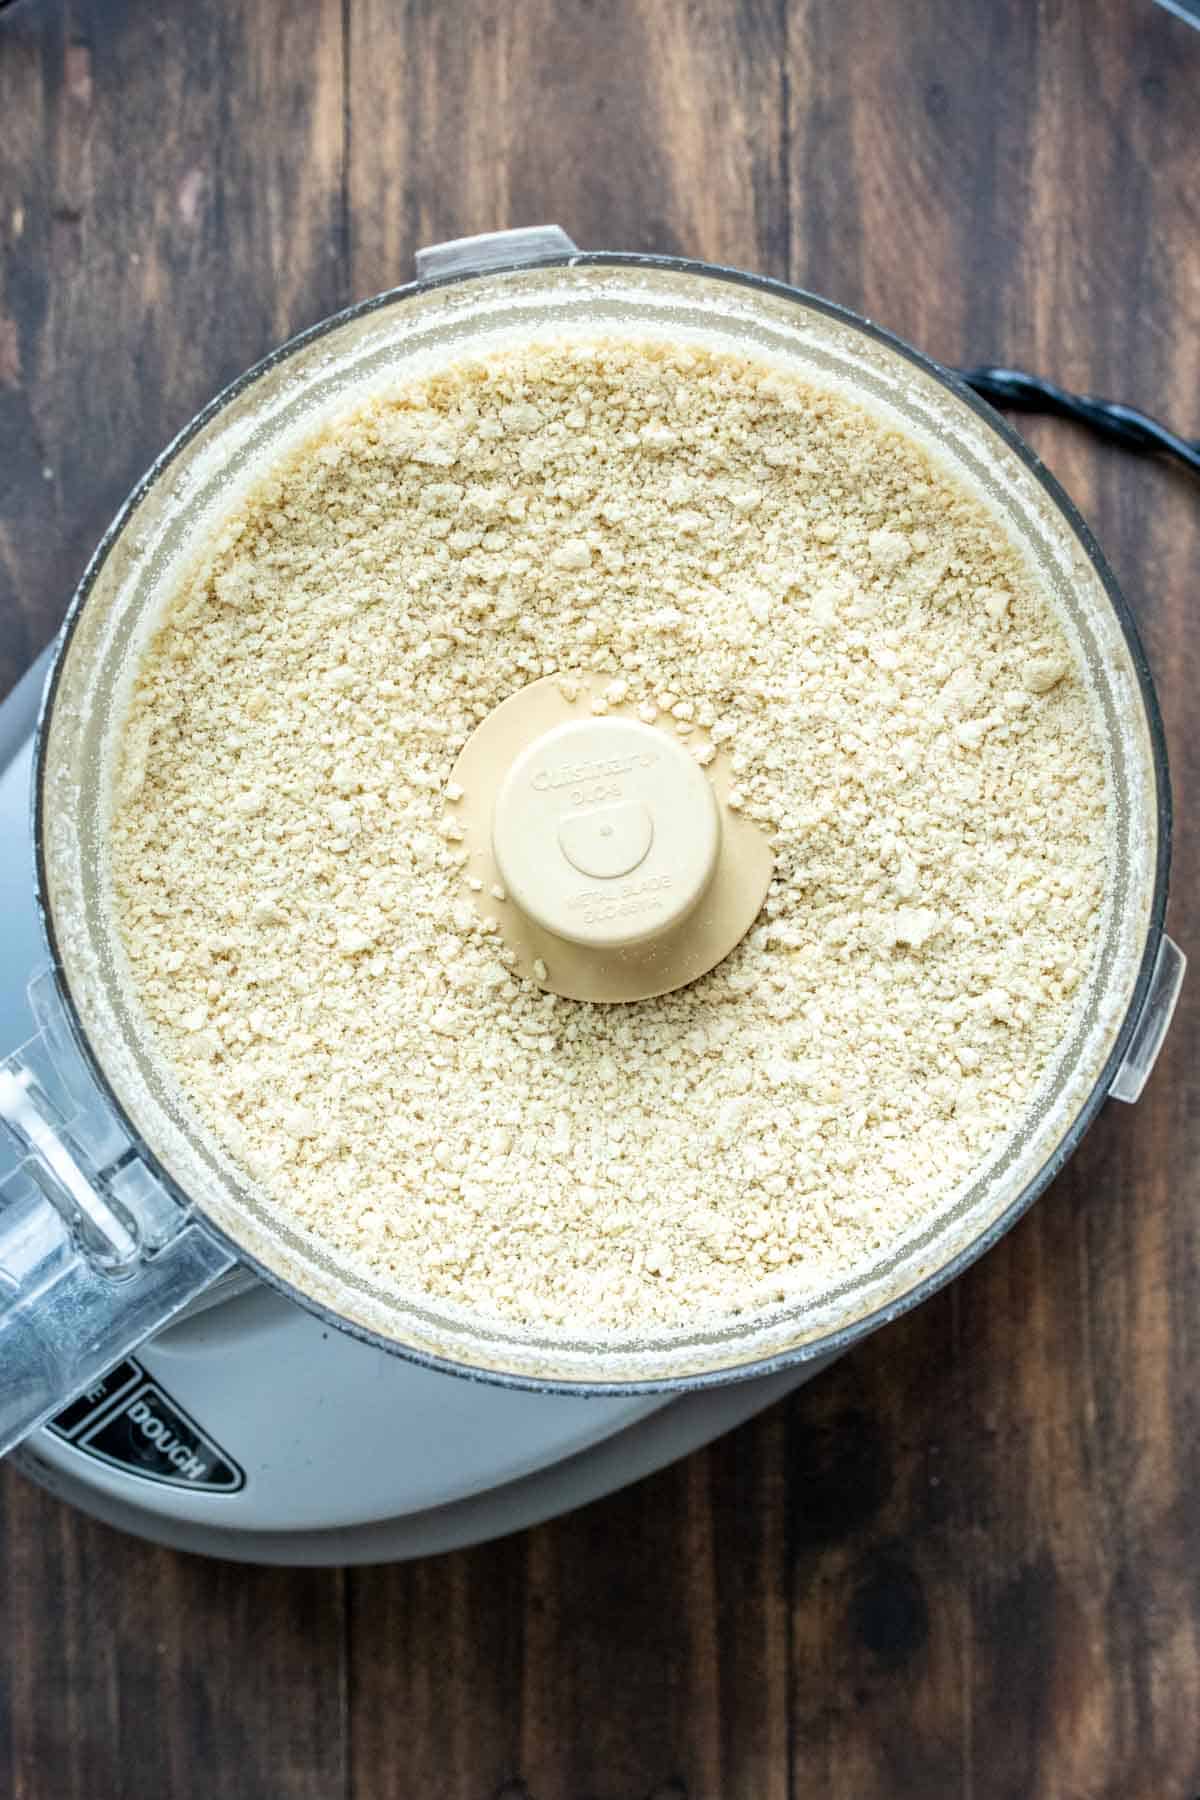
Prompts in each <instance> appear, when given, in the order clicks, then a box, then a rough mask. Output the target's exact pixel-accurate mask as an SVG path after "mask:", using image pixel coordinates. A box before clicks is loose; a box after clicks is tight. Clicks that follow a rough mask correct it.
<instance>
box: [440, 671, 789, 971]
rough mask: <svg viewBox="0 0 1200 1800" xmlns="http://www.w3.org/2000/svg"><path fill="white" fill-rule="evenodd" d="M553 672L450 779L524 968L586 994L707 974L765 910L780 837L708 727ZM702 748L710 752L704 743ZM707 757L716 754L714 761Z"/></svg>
mask: <svg viewBox="0 0 1200 1800" xmlns="http://www.w3.org/2000/svg"><path fill="white" fill-rule="evenodd" d="M560 680H561V678H559V677H554V676H551V677H548V678H547V679H545V680H543V681H537V682H534V683H533V684H532V686H530V687H527V688H522V689H521V690H520V692H519V693H516V694H514V695H512V697H511V698H510V699H508V700H506V701H505V702H504V703H503V704H502V705H501V706H498V707H497V708H496V710H495V712H493V713H491V714H489V716H488V717H487V718H486V719H485V720H484V721H483V723H482V724H481V725H480V726H479V727H478V728H477V729H476V730H475V731H474V732H473V733H472V735H471V737H470V738H469V739H468V740H467V743H466V744H465V745H464V747H463V750H462V752H461V754H460V756H459V758H458V760H457V762H456V763H455V765H454V769H453V771H452V775H451V780H450V783H449V784H448V787H447V799H448V801H449V802H450V805H451V809H452V816H453V818H454V819H455V820H456V823H457V829H458V830H461V832H462V841H463V847H464V849H465V851H466V861H465V863H464V878H465V880H466V882H467V884H468V888H469V891H470V893H471V895H472V898H473V899H474V901H475V904H476V908H477V910H478V912H479V914H480V916H481V918H482V919H483V921H484V923H485V925H486V927H487V929H488V930H489V931H495V930H498V931H499V932H500V933H501V934H502V936H503V938H504V941H505V944H506V945H507V946H508V949H509V951H510V953H515V957H516V961H515V964H514V965H513V966H514V967H515V968H516V969H517V971H518V972H520V973H521V974H524V975H526V976H528V977H530V978H532V979H533V980H535V981H537V982H538V983H539V985H540V986H542V987H545V988H549V989H550V990H551V991H552V992H554V993H556V994H561V995H562V996H563V997H564V998H567V999H572V1000H601V1001H621V1000H641V999H646V998H649V997H650V996H651V995H654V994H666V993H670V992H671V991H672V990H673V989H675V988H679V987H683V986H685V985H686V983H688V982H689V981H695V980H696V978H697V977H698V976H700V975H703V974H705V973H706V972H707V971H708V970H709V969H711V968H713V967H714V966H715V965H716V964H717V963H718V962H720V961H721V959H722V958H723V957H725V956H727V955H728V954H729V952H730V951H731V950H732V949H733V947H734V945H735V944H737V943H738V942H739V941H740V940H741V938H742V937H743V936H744V935H745V933H746V932H747V931H748V930H749V928H750V926H751V924H752V923H753V921H754V919H755V917H756V915H757V913H758V911H759V909H760V907H761V906H762V903H763V900H764V898H765V896H766V891H767V888H768V886H769V884H770V880H771V870H772V857H771V850H770V846H769V844H768V843H767V840H766V838H765V836H764V835H763V834H762V832H760V831H759V830H758V829H757V828H756V827H755V826H754V825H752V824H751V823H750V822H749V821H748V820H746V819H743V818H741V817H740V816H739V815H738V814H737V813H736V812H734V811H733V810H731V809H730V807H729V806H728V804H727V792H728V774H727V771H726V770H725V769H724V768H723V767H722V766H721V763H720V761H719V759H717V757H716V754H715V752H714V750H713V748H712V746H711V745H709V744H708V743H707V742H706V740H705V738H704V736H703V734H702V733H699V732H692V731H689V734H688V738H687V741H686V742H684V741H681V739H680V737H679V736H678V734H677V731H676V724H675V720H674V719H673V718H671V717H669V716H668V717H666V718H665V719H664V722H663V724H662V725H661V726H660V725H658V724H654V725H649V724H646V723H644V722H643V721H641V720H639V719H637V718H635V717H633V716H631V715H630V713H629V712H628V711H627V710H622V709H621V708H610V709H606V711H605V713H604V715H603V716H600V717H597V716H595V715H594V713H593V710H592V696H591V693H590V692H589V690H588V688H587V686H586V684H584V683H582V682H580V683H578V684H574V683H572V684H568V693H570V692H573V691H575V690H576V687H577V689H578V692H577V698H576V699H574V700H572V699H571V698H569V697H568V693H564V691H563V686H562V685H560ZM697 753H698V754H697ZM701 759H703V762H704V763H705V764H707V767H705V766H702V760H701Z"/></svg>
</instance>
